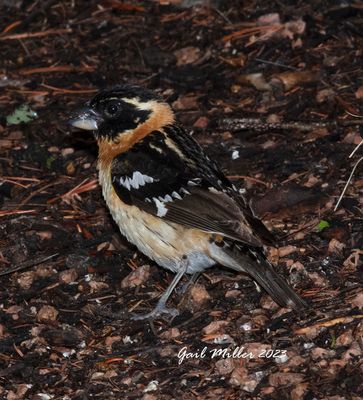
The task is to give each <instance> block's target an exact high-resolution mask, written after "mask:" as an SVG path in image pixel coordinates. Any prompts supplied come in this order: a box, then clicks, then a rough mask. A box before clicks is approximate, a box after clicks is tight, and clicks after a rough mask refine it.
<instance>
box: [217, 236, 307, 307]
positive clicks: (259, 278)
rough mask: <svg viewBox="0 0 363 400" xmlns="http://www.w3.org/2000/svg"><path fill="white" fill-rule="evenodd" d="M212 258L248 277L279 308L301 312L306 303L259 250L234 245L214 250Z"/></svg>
mask: <svg viewBox="0 0 363 400" xmlns="http://www.w3.org/2000/svg"><path fill="white" fill-rule="evenodd" d="M212 253H213V254H212V257H213V258H214V259H215V260H216V261H217V262H219V263H220V264H222V265H224V266H226V267H228V268H231V269H234V270H235V271H240V272H245V273H247V274H248V275H250V276H251V277H252V278H253V279H254V280H255V281H256V282H257V283H258V284H259V285H260V286H262V287H263V288H264V289H265V290H266V292H267V293H268V294H269V295H270V296H271V297H272V299H273V300H274V301H275V302H276V303H277V304H279V305H280V306H281V307H291V308H293V309H294V310H296V311H301V310H303V309H305V308H306V307H307V303H306V302H305V301H304V300H303V299H302V298H301V297H300V296H299V295H297V294H296V293H295V291H294V290H293V289H292V288H291V287H290V286H289V285H288V284H287V283H286V282H285V280H284V279H283V278H281V277H280V276H279V275H278V274H277V272H276V271H275V269H274V267H273V266H272V265H271V264H270V262H269V261H268V260H267V259H266V257H265V255H264V254H263V252H262V250H261V249H259V248H255V249H251V248H250V247H247V246H243V245H239V244H234V245H233V246H225V247H223V248H221V247H219V248H217V247H216V248H215V249H214V251H213V252H212Z"/></svg>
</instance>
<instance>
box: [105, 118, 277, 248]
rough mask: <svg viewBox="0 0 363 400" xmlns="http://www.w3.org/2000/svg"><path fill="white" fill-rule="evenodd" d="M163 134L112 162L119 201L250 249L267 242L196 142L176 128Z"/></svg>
mask: <svg viewBox="0 0 363 400" xmlns="http://www.w3.org/2000/svg"><path fill="white" fill-rule="evenodd" d="M166 130H167V132H166V133H165V132H153V133H152V134H150V135H148V136H147V137H146V138H145V139H143V140H142V141H141V142H139V143H137V144H136V145H135V146H134V147H133V148H131V149H130V150H129V151H128V152H127V153H124V154H121V155H120V156H118V157H117V158H116V159H115V160H114V162H113V166H112V171H111V174H112V182H113V187H114V189H115V191H116V193H117V194H118V195H119V197H120V198H121V200H122V201H124V202H125V203H127V204H130V205H136V206H138V207H139V208H140V209H142V210H144V211H146V212H149V213H151V214H153V215H156V216H160V217H162V218H163V219H165V220H167V221H170V222H175V223H179V224H182V225H185V226H188V227H191V228H198V229H201V230H203V231H206V232H211V233H216V234H221V235H223V236H226V237H229V238H231V239H234V240H238V241H241V242H243V243H246V244H249V245H252V246H257V247H259V246H262V240H265V241H267V239H268V236H270V238H271V237H272V235H271V234H270V233H269V231H268V230H267V228H265V226H264V225H263V223H262V222H261V221H260V220H258V219H257V218H256V217H255V216H254V215H253V213H252V211H251V209H250V208H249V206H248V205H247V203H246V202H245V201H244V199H242V198H241V197H240V195H239V194H238V193H237V192H236V190H234V188H233V186H232V185H231V183H230V182H229V181H228V179H227V178H226V177H225V176H224V175H223V173H222V172H221V171H220V170H219V168H218V167H217V166H216V164H215V163H214V162H212V161H211V160H210V159H209V158H208V157H207V156H206V155H205V153H204V152H203V150H202V149H201V147H200V146H199V145H198V144H197V143H196V142H195V141H194V139H193V138H191V137H190V136H189V135H187V134H186V133H185V132H184V131H183V130H182V129H181V128H178V127H175V126H173V127H169V128H166ZM181 155H182V157H181ZM135 173H136V174H138V175H134V174H135ZM137 177H141V178H140V179H138V178H137ZM160 202H161V203H162V206H160ZM160 207H161V208H160ZM254 225H256V226H257V227H259V228H260V231H261V232H262V233H263V234H261V238H262V240H261V239H260V238H259V237H258V236H256V235H255V234H254V229H255V227H254ZM261 227H262V228H261ZM265 231H266V232H268V234H266V232H265ZM265 237H266V238H265Z"/></svg>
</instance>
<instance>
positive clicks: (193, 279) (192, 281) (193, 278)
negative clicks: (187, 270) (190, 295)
mask: <svg viewBox="0 0 363 400" xmlns="http://www.w3.org/2000/svg"><path fill="white" fill-rule="evenodd" d="M200 274H201V273H200V272H195V273H194V274H193V275H192V276H191V278H190V279H189V281H188V282H187V283H184V284H183V285H181V287H180V289H179V290H180V292H181V293H182V294H185V293H187V292H188V290H189V289H190V287H191V286H193V285H194V284H195V282H196V281H197V280H198V278H199V277H200Z"/></svg>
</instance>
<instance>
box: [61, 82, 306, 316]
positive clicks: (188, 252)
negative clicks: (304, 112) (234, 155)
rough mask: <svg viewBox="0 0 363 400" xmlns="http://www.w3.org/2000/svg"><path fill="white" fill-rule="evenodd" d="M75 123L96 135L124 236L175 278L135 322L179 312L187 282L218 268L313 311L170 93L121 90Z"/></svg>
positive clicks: (108, 93)
mask: <svg viewBox="0 0 363 400" xmlns="http://www.w3.org/2000/svg"><path fill="white" fill-rule="evenodd" d="M69 123H70V124H71V125H72V126H73V127H75V128H78V129H83V130H86V131H92V132H93V135H94V137H95V139H96V141H97V143H98V149H99V151H98V162H97V167H98V173H99V182H100V185H101V187H102V193H103V197H104V199H105V202H106V204H107V206H108V208H109V210H110V213H111V215H112V217H113V219H114V221H115V222H116V224H117V225H118V227H119V229H120V232H121V234H122V235H124V236H125V237H126V239H127V240H128V241H129V242H131V243H132V244H134V245H135V246H136V247H137V248H138V250H139V251H141V252H142V253H144V254H145V255H146V256H147V257H149V258H150V259H151V260H153V261H154V262H156V264H158V265H159V266H161V267H163V268H165V269H167V270H169V271H172V272H173V273H174V274H175V275H174V278H173V279H172V281H171V283H170V285H169V286H168V288H167V289H166V291H165V292H164V293H163V294H162V296H161V297H160V299H159V301H158V303H157V305H156V306H155V308H154V309H153V310H152V311H151V312H149V313H147V314H145V315H139V314H136V315H134V316H133V318H134V319H136V320H137V319H145V318H149V319H155V318H157V317H159V316H161V315H163V314H169V315H171V316H172V317H174V316H176V315H178V310H176V309H175V308H169V307H167V301H168V299H169V297H170V295H171V294H172V292H173V290H174V289H175V287H176V286H177V285H178V283H179V282H180V280H181V279H182V277H183V276H184V275H185V274H191V275H193V276H195V275H196V274H199V273H201V272H203V271H205V270H207V269H208V268H211V267H213V266H215V265H219V266H222V267H225V268H227V269H230V270H234V271H237V272H241V273H244V274H247V275H249V276H250V277H251V278H252V279H253V280H254V281H255V283H256V284H257V285H258V286H259V287H262V288H263V289H264V290H265V291H266V292H267V293H268V294H269V295H270V296H271V297H272V299H273V300H274V301H275V302H276V303H277V304H279V305H280V306H282V307H289V308H292V309H293V310H295V311H297V312H301V311H302V310H304V309H305V308H306V307H307V303H306V302H305V300H303V299H302V298H301V297H300V296H299V295H298V294H297V293H296V292H295V291H294V289H292V288H291V287H290V286H289V285H288V284H287V282H286V281H285V280H284V279H283V278H282V277H281V276H280V275H279V274H278V273H277V272H276V270H275V268H274V266H273V265H272V264H271V263H270V262H269V261H268V259H267V257H266V253H265V252H266V246H269V245H273V244H274V236H273V235H272V233H271V232H270V231H269V230H268V229H267V227H266V226H265V225H264V223H263V222H262V221H261V220H260V219H259V218H258V217H257V216H256V215H255V213H254V211H253V210H252V208H251V206H250V204H249V202H248V201H247V200H246V199H245V198H244V197H243V196H242V195H241V193H240V191H239V190H237V188H236V187H235V186H234V185H233V184H232V183H231V181H230V180H229V179H228V178H227V177H226V176H225V174H224V173H223V172H222V170H221V168H220V167H219V166H218V165H217V163H216V162H215V161H214V160H213V159H211V158H210V157H209V156H208V155H207V154H206V152H205V151H204V150H203V148H202V147H201V146H200V145H199V144H198V142H197V141H196V140H195V139H194V138H193V137H192V136H191V135H190V133H189V132H188V131H187V129H185V128H184V127H183V126H182V125H181V124H180V123H178V121H177V119H176V116H175V113H174V111H173V110H172V107H171V106H170V105H169V104H168V103H167V102H166V101H164V100H163V98H162V97H161V96H159V95H158V94H157V93H155V92H154V91H151V90H149V89H146V88H143V87H141V86H138V85H135V84H120V85H115V86H113V87H111V88H108V89H104V90H101V91H99V92H98V93H97V94H96V95H95V96H94V97H93V98H92V99H91V100H89V101H88V102H86V104H85V105H84V106H83V107H82V108H81V109H79V110H77V111H76V112H75V113H74V114H73V115H72V116H71V118H70V120H69Z"/></svg>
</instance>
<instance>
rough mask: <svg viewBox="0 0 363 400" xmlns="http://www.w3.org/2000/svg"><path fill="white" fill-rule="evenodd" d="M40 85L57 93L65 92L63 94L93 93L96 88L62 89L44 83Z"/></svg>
mask: <svg viewBox="0 0 363 400" xmlns="http://www.w3.org/2000/svg"><path fill="white" fill-rule="evenodd" d="M40 86H43V87H45V88H47V89H51V90H54V92H55V93H56V94H57V93H65V94H81V93H95V92H97V91H98V90H97V89H77V90H75V89H64V88H58V87H55V86H50V85H46V84H45V83H42V84H41V85H40Z"/></svg>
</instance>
